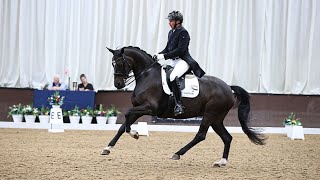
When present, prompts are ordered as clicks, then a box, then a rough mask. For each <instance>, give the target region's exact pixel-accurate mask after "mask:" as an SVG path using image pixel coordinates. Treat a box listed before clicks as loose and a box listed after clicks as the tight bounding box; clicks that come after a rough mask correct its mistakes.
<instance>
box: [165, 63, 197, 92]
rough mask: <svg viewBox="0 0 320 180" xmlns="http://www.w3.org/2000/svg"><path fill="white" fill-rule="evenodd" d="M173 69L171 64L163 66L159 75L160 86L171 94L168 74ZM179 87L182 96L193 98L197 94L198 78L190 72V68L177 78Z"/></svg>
mask: <svg viewBox="0 0 320 180" xmlns="http://www.w3.org/2000/svg"><path fill="white" fill-rule="evenodd" d="M172 71H173V67H172V66H168V65H167V66H165V67H162V68H161V77H162V87H163V91H164V92H165V93H166V94H168V95H172V90H171V83H172V82H170V74H171V73H172ZM179 83H180V89H181V95H182V97H186V98H194V97H196V96H198V94H199V80H198V78H197V77H196V76H195V75H194V74H192V72H191V70H189V71H187V72H186V73H185V74H184V75H182V76H181V77H180V78H179Z"/></svg>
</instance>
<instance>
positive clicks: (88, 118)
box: [81, 116, 92, 124]
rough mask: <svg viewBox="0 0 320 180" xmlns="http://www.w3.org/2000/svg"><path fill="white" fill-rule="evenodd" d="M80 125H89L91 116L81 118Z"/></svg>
mask: <svg viewBox="0 0 320 180" xmlns="http://www.w3.org/2000/svg"><path fill="white" fill-rule="evenodd" d="M81 119H82V124H91V122H92V116H82V117H81Z"/></svg>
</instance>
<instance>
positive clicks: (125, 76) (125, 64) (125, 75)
mask: <svg viewBox="0 0 320 180" xmlns="http://www.w3.org/2000/svg"><path fill="white" fill-rule="evenodd" d="M152 59H153V60H154V62H153V63H152V64H151V65H150V66H149V67H148V68H146V69H144V70H142V71H141V72H139V73H137V75H136V77H134V75H133V74H132V75H129V74H131V72H132V71H133V68H132V67H131V65H130V63H129V62H128V60H127V59H126V56H125V55H124V54H122V56H121V57H119V58H118V59H116V60H114V61H113V62H112V66H113V67H114V68H115V65H116V62H117V61H120V60H122V62H123V66H122V67H123V69H122V72H114V73H113V75H115V76H122V77H123V80H124V82H125V84H126V86H128V85H129V84H131V83H133V82H134V81H136V80H137V79H139V78H140V77H141V76H142V75H143V74H144V73H146V72H149V71H150V70H151V69H152V68H153V65H154V64H156V63H157V62H158V58H157V57H156V56H153V58H152ZM126 67H127V69H129V70H128V71H127V70H126ZM130 80H131V81H130ZM128 81H130V82H129V83H128Z"/></svg>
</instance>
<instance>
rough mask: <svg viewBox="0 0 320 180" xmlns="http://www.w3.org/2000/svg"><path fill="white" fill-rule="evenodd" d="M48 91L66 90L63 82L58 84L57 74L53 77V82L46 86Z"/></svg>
mask: <svg viewBox="0 0 320 180" xmlns="http://www.w3.org/2000/svg"><path fill="white" fill-rule="evenodd" d="M48 89H49V90H66V89H67V85H66V84H65V83H64V82H60V77H59V75H58V74H55V75H54V76H53V82H52V83H50V84H49V86H48Z"/></svg>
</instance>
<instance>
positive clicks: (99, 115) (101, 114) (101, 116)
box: [93, 104, 107, 124]
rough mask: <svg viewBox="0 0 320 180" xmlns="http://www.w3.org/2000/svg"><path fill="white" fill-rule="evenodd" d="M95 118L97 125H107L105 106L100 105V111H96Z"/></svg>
mask: <svg viewBox="0 0 320 180" xmlns="http://www.w3.org/2000/svg"><path fill="white" fill-rule="evenodd" d="M93 113H94V116H95V117H96V119H97V124H106V123H107V111H105V110H104V108H103V105H102V104H100V105H99V109H98V110H95V111H94V112H93Z"/></svg>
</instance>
